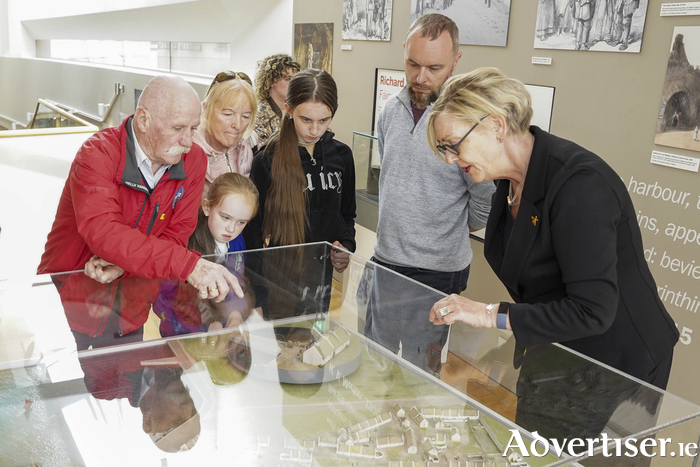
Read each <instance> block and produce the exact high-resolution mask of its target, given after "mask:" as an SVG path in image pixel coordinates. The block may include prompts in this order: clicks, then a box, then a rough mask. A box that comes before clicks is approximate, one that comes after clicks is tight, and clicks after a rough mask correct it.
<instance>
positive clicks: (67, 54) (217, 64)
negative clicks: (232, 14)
mask: <svg viewBox="0 0 700 467" xmlns="http://www.w3.org/2000/svg"><path fill="white" fill-rule="evenodd" d="M42 42H46V41H42ZM48 42H49V51H48V53H44V54H43V55H45V57H44V58H55V59H59V60H73V61H78V62H87V63H100V64H104V65H114V66H124V67H132V68H145V69H148V70H156V71H161V72H173V73H185V74H194V75H205V76H212V75H215V74H216V73H218V72H219V71H221V70H224V69H228V68H229V67H230V64H231V44H226V43H218V42H163V41H161V42H157V41H153V42H150V41H110V40H64V39H55V40H50V41H48ZM37 50H41V48H40V47H39V44H37Z"/></svg>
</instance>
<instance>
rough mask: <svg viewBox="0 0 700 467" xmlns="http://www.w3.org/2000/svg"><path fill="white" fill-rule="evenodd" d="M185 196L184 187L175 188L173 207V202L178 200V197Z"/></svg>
mask: <svg viewBox="0 0 700 467" xmlns="http://www.w3.org/2000/svg"><path fill="white" fill-rule="evenodd" d="M183 196H185V187H183V186H181V187H180V188H178V189H177V193H175V196H173V207H172V208H173V209H175V203H177V202H178V201H180V199H181V198H182V197H183Z"/></svg>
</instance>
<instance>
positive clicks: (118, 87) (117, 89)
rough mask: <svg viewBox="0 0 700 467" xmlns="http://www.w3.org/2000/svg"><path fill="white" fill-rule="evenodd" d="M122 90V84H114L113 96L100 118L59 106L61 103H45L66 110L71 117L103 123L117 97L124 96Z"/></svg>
mask: <svg viewBox="0 0 700 467" xmlns="http://www.w3.org/2000/svg"><path fill="white" fill-rule="evenodd" d="M124 89H125V88H124V85H123V84H121V83H114V95H112V100H111V101H110V102H109V104H107V105H106V106H105V113H104V115H102V117H98V116H96V115H92V114H89V113H87V112H84V111H82V110H80V109H76V108H74V107H71V106H69V105H66V104H61V103H58V102H53V101H46V102H50V103H51V104H53V105H55V106H57V107H60V108H62V109H64V110H66V111H67V112H69V113H70V114H71V115H75V114H79V115H82V116H83V117H85V118H88V119H90V120H92V121H95V122H100V123H105V122H106V121H107V117H108V116H109V112H110V110H112V107H113V106H114V103H115V102H116V101H117V97H119V95H120V94H124Z"/></svg>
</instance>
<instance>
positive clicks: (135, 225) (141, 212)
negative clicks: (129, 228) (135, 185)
mask: <svg viewBox="0 0 700 467" xmlns="http://www.w3.org/2000/svg"><path fill="white" fill-rule="evenodd" d="M147 200H148V195H146V198H144V200H143V204H142V205H141V211H140V212H139V217H137V218H136V223H135V224H134V228H136V227H138V226H139V221H140V220H141V215H142V214H143V210H144V209H146V201H147Z"/></svg>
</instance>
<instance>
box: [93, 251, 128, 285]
mask: <svg viewBox="0 0 700 467" xmlns="http://www.w3.org/2000/svg"><path fill="white" fill-rule="evenodd" d="M123 274H124V270H123V269H122V268H120V267H119V266H117V265H116V264H112V263H108V262H107V261H105V260H103V259H102V258H99V257H98V256H97V255H95V256H93V257H92V258H90V259H89V260H88V262H87V263H85V275H86V276H88V277H89V278H90V279H94V280H96V281H97V282H99V283H101V284H109V283H110V282H112V281H113V280H114V279H118V278H120V277H121V276H122V275H123Z"/></svg>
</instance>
